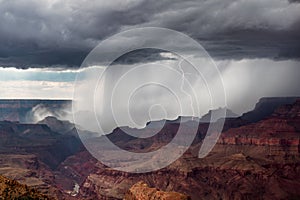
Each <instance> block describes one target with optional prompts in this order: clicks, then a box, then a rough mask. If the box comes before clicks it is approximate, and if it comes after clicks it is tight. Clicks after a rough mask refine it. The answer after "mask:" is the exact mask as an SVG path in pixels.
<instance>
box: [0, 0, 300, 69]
mask: <svg viewBox="0 0 300 200" xmlns="http://www.w3.org/2000/svg"><path fill="white" fill-rule="evenodd" d="M299 10H300V4H299V3H298V1H295V0H293V1H288V0H263V1H261V0H251V1H242V0H235V1H229V0H222V1H221V0H210V1H204V0H203V1H196V0H187V1H179V0H162V1H154V0H147V1H146V0H137V1H121V0H116V1H85V0H79V1H74V0H67V1H37V0H29V1H23V0H18V1H17V0H11V1H0V27H1V28H0V43H1V47H0V65H1V66H15V67H19V68H28V67H43V66H47V67H49V66H52V67H55V66H66V67H79V66H80V64H81V62H82V61H83V59H84V57H85V56H86V55H87V54H88V53H89V52H90V51H91V50H92V49H93V48H94V47H95V46H96V45H97V44H98V43H99V42H101V41H102V40H104V39H105V38H107V37H109V36H111V35H113V34H115V33H117V32H119V31H121V30H127V29H130V28H134V27H144V26H159V27H166V28H171V29H174V30H178V31H181V32H184V33H186V34H188V35H190V36H191V37H193V38H195V39H197V40H198V41H199V42H200V43H201V44H203V46H204V47H205V48H206V49H207V50H208V52H209V53H210V54H211V55H213V56H214V57H215V58H218V59H227V58H230V59H232V58H233V59H241V58H252V57H254V58H257V57H267V58H272V59H290V58H293V59H299V57H300V55H299V52H300V51H299V49H300V38H299V37H300V36H299V35H300V30H299V28H298V27H299V23H300V12H299ZM122 42H123V41H120V43H122ZM148 53H149V52H148ZM141 54H142V53H139V55H140V56H141V57H143V56H144V55H141ZM156 55H157V53H154V54H153V55H152V56H146V57H147V58H148V59H150V60H151V59H152V58H155V56H156ZM158 59H160V57H158ZM127 60H128V59H127ZM146 60H147V59H146ZM124 61H126V59H124ZM131 61H132V60H131Z"/></svg>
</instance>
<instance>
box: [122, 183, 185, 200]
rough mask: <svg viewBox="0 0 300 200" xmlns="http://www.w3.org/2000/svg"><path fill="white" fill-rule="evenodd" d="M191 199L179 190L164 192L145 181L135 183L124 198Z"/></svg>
mask: <svg viewBox="0 0 300 200" xmlns="http://www.w3.org/2000/svg"><path fill="white" fill-rule="evenodd" d="M160 199H163V200H190V197H188V196H186V195H184V194H180V193H178V192H164V191H160V190H158V189H157V188H150V187H149V186H148V185H147V184H146V183H144V182H142V181H141V182H138V183H136V184H134V185H133V186H132V187H131V188H130V189H129V191H128V192H127V193H126V194H125V197H124V200H160Z"/></svg>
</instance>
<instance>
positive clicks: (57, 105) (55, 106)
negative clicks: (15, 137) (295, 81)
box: [0, 99, 72, 122]
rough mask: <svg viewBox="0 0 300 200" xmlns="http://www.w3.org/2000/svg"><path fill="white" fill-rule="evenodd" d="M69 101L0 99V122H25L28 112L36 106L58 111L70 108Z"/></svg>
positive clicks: (28, 116)
mask: <svg viewBox="0 0 300 200" xmlns="http://www.w3.org/2000/svg"><path fill="white" fill-rule="evenodd" d="M71 103H72V101H71V100H64V99H63V100H58V99H57V100H53V99H50V100H46V99H0V121H4V120H7V121H19V122H27V120H28V118H30V117H31V116H30V115H31V114H32V113H30V111H32V109H33V108H34V107H36V106H38V105H41V106H42V107H43V108H46V109H48V110H50V111H51V110H59V109H64V108H66V107H68V106H71Z"/></svg>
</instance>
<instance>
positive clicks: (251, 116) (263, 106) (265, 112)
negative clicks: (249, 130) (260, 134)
mask: <svg viewBox="0 0 300 200" xmlns="http://www.w3.org/2000/svg"><path fill="white" fill-rule="evenodd" d="M297 99H300V97H263V98H261V99H259V101H258V102H257V103H256V105H255V107H254V109H253V110H252V111H249V112H246V113H244V114H243V115H242V116H241V118H242V119H243V120H247V121H249V122H258V121H260V120H262V119H264V118H265V117H267V116H269V115H271V114H272V113H273V112H274V111H275V109H276V108H278V107H279V106H281V105H285V104H293V103H295V102H296V100H297Z"/></svg>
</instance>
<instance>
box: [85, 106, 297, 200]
mask: <svg viewBox="0 0 300 200" xmlns="http://www.w3.org/2000/svg"><path fill="white" fill-rule="evenodd" d="M299 108H300V106H299V101H297V102H296V103H294V104H292V105H286V106H283V107H280V108H278V109H277V110H276V111H274V114H273V115H271V116H269V117H268V118H265V119H264V120H261V121H259V122H257V123H246V122H245V121H244V120H242V119H240V118H237V119H236V120H235V119H230V121H229V122H227V125H226V126H227V127H226V129H227V130H226V131H225V132H223V133H222V135H221V137H220V140H219V141H218V144H217V145H216V146H215V147H214V149H213V150H212V151H211V153H210V154H209V155H208V156H207V157H205V158H203V159H199V158H198V157H197V153H198V150H199V146H201V140H200V143H199V142H198V143H197V142H196V143H195V144H194V145H193V146H192V147H191V148H190V150H189V151H188V152H186V153H185V154H184V155H183V156H182V157H181V158H180V159H179V160H177V161H176V162H174V163H173V164H171V165H170V166H168V167H166V168H164V169H161V170H158V171H155V172H150V173H145V174H130V173H125V172H119V171H115V170H112V169H109V168H107V167H105V166H104V165H102V164H101V163H99V162H97V164H96V168H95V171H94V172H92V173H91V174H89V176H88V177H87V178H86V180H85V182H84V183H83V185H82V187H81V191H80V193H81V195H82V196H85V197H88V196H93V197H94V198H98V199H122V198H123V196H122V195H121V194H124V193H125V192H126V191H127V190H128V189H129V187H130V186H131V185H133V184H135V183H136V182H139V181H141V180H142V181H144V182H145V183H147V184H148V185H149V186H151V187H155V188H159V189H161V190H165V191H177V192H181V193H184V194H187V195H190V196H191V198H192V199H195V200H198V199H289V198H296V199H297V198H300V192H299V191H298V190H297V189H296V188H297V187H299V186H300V182H299V181H298V180H299V178H300V155H299V138H300V132H299V129H298V128H297V126H298V124H299V116H300V115H299V111H300V109H299ZM230 125H232V126H233V127H236V128H230ZM172 127H174V125H173V126H172ZM206 127H207V125H205V124H203V125H200V127H199V128H200V132H202V131H204V130H205V128H206ZM167 130H173V129H171V128H169V129H167ZM174 130H176V128H174ZM170 132H172V131H170ZM165 133H168V131H166V132H165ZM187 133H188V132H187ZM200 135H201V134H200ZM135 141H137V140H126V144H128V142H129V143H131V146H134V144H135ZM156 141H159V140H156ZM163 141H164V140H163ZM117 143H119V144H120V143H122V140H118V141H117ZM138 144H139V143H138ZM120 145H121V144H120ZM125 146H126V145H125ZM137 146H138V145H137ZM127 148H130V146H127Z"/></svg>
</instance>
